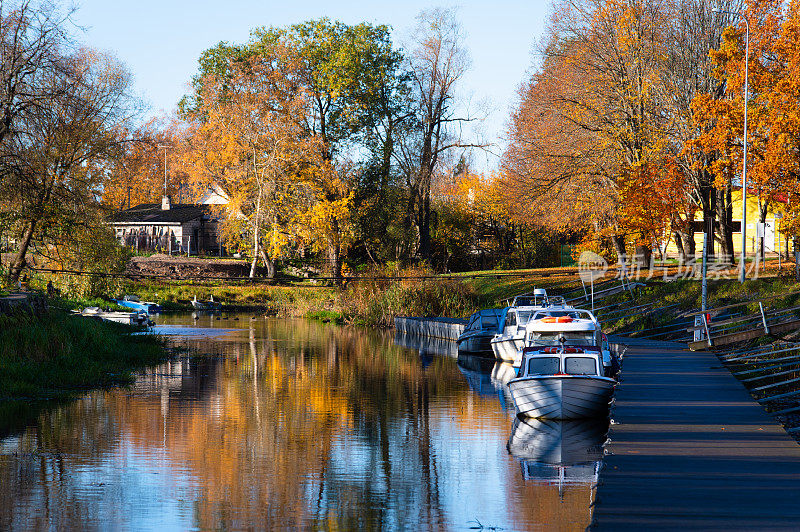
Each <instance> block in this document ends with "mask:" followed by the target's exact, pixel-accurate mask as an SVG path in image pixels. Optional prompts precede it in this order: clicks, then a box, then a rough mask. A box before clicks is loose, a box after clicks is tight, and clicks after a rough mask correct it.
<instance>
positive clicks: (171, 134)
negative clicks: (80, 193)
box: [102, 120, 205, 210]
mask: <svg viewBox="0 0 800 532" xmlns="http://www.w3.org/2000/svg"><path fill="white" fill-rule="evenodd" d="M183 136H184V132H183V131H182V129H181V128H180V127H179V126H178V125H177V124H175V123H169V124H167V125H163V124H161V123H160V121H158V120H150V121H148V122H147V123H145V124H143V125H141V126H139V127H136V128H135V129H134V130H132V131H130V132H127V133H126V134H125V137H126V138H127V139H128V140H127V141H126V142H125V143H123V144H121V146H120V152H119V154H118V156H117V157H115V158H114V159H113V160H110V161H109V166H108V177H107V179H106V181H105V182H104V184H103V197H102V202H103V205H104V206H105V207H106V208H107V209H111V210H120V209H129V208H131V207H133V206H135V205H141V204H144V203H159V202H160V201H161V197H162V196H163V195H164V194H167V195H171V196H172V197H173V200H174V201H176V202H177V203H183V202H192V201H194V200H196V199H198V197H199V196H200V195H202V192H204V191H205V189H200V188H199V187H198V186H197V184H195V183H190V182H189V179H188V175H187V174H186V172H184V171H183V170H182V169H181V167H180V158H181V150H182V147H183V140H184V138H183ZM165 150H166V154H165V153H164V151H165ZM165 159H166V160H165ZM165 173H166V175H165ZM165 181H166V190H165V188H164V183H165Z"/></svg>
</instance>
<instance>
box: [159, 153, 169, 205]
mask: <svg viewBox="0 0 800 532" xmlns="http://www.w3.org/2000/svg"><path fill="white" fill-rule="evenodd" d="M158 147H159V148H164V196H165V197H166V195H167V150H168V149H170V148H171V146H168V145H166V144H159V145H158Z"/></svg>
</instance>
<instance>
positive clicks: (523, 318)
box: [517, 312, 531, 325]
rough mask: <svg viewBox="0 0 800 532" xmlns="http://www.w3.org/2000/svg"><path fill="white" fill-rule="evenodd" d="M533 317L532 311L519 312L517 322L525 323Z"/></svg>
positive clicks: (519, 323)
mask: <svg viewBox="0 0 800 532" xmlns="http://www.w3.org/2000/svg"><path fill="white" fill-rule="evenodd" d="M530 319H531V313H530V312H517V324H518V325H525V324H526V323H528V320H530Z"/></svg>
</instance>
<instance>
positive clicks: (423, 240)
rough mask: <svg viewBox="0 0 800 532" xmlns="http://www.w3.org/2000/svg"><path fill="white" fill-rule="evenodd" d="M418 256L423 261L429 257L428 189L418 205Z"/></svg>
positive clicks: (429, 196)
mask: <svg viewBox="0 0 800 532" xmlns="http://www.w3.org/2000/svg"><path fill="white" fill-rule="evenodd" d="M418 227H419V256H420V257H421V258H422V259H423V260H428V259H430V257H431V194H430V187H428V192H427V194H425V195H424V196H423V197H422V201H420V203H419V216H418Z"/></svg>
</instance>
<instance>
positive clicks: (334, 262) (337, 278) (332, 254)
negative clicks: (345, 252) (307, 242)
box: [328, 218, 342, 284]
mask: <svg viewBox="0 0 800 532" xmlns="http://www.w3.org/2000/svg"><path fill="white" fill-rule="evenodd" d="M331 226H332V230H333V235H334V238H333V239H331V241H330V242H329V243H328V255H329V257H328V258H329V260H330V263H331V277H332V278H333V281H334V282H335V283H336V284H341V282H342V245H341V243H340V242H339V238H338V235H339V220H337V219H336V218H334V219H333V221H332V222H331Z"/></svg>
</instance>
